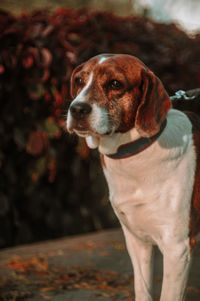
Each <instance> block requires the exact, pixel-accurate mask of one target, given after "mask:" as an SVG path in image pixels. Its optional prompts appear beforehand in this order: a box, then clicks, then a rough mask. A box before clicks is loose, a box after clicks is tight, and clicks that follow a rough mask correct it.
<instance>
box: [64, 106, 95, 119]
mask: <svg viewBox="0 0 200 301" xmlns="http://www.w3.org/2000/svg"><path fill="white" fill-rule="evenodd" d="M69 109H70V113H71V115H72V117H73V118H74V119H75V120H83V119H85V118H86V117H87V116H88V115H89V114H90V112H91V111H92V107H91V106H90V105H89V104H87V103H85V102H76V103H74V104H73V103H72V104H71V106H70V108H69Z"/></svg>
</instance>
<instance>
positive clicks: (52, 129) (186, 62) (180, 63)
mask: <svg viewBox="0 0 200 301" xmlns="http://www.w3.org/2000/svg"><path fill="white" fill-rule="evenodd" d="M103 52H113V53H129V54H133V55H136V56H137V57H139V58H140V59H141V60H142V61H144V62H145V63H146V64H147V65H148V66H149V67H150V68H151V69H152V70H153V71H154V72H155V73H156V74H157V75H158V76H159V77H160V78H161V80H162V81H163V83H164V85H165V87H166V89H167V90H168V92H169V93H170V94H171V93H173V92H174V91H176V90H178V89H186V90H189V89H192V88H196V87H199V86H200V59H199V53H200V35H197V36H196V37H194V38H189V37H188V36H187V35H186V34H185V33H184V32H183V31H181V30H180V29H178V28H177V27H176V26H175V25H174V24H171V25H162V24H157V23H155V22H153V21H150V20H149V19H145V18H139V17H137V18H136V17H126V18H122V17H118V16H115V15H113V14H111V13H103V12H92V13H89V12H88V11H87V10H86V9H84V10H83V9H82V10H79V11H73V10H70V9H66V8H64V9H58V10H56V11H55V12H54V13H49V12H48V10H46V9H43V10H40V11H35V12H32V13H30V14H28V15H26V14H23V15H21V16H18V17H15V16H13V15H12V14H11V13H9V12H5V11H0V141H1V144H0V223H1V229H0V246H8V245H13V244H19V243H24V242H30V241H34V240H40V239H47V238H53V237H58V236H62V235H68V234H74V233H78V232H79V233H80V232H86V231H91V230H95V229H99V228H101V227H108V226H111V225H113V223H114V221H113V216H112V214H111V213H110V212H111V211H110V210H109V209H108V208H110V207H108V206H109V205H108V204H107V203H106V202H104V201H102V202H101V200H104V198H105V196H104V194H105V188H103V187H104V184H105V183H104V181H103V180H102V174H101V172H100V169H99V163H98V159H97V154H96V153H95V152H92V154H91V153H90V152H89V150H88V149H87V147H86V145H85V143H84V142H83V141H79V142H77V139H76V138H74V137H69V136H68V135H67V134H66V133H65V132H64V131H63V128H65V120H64V116H65V114H66V110H67V105H68V103H69V100H70V96H69V80H70V75H71V73H72V70H73V68H74V67H75V66H76V65H77V64H79V63H81V62H83V61H85V60H87V59H88V58H90V57H92V56H94V55H96V54H99V53H103ZM89 153H90V154H89Z"/></svg>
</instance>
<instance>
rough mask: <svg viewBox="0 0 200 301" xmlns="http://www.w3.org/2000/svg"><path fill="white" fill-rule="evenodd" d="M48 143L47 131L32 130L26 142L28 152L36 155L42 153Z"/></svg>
mask: <svg viewBox="0 0 200 301" xmlns="http://www.w3.org/2000/svg"><path fill="white" fill-rule="evenodd" d="M46 145H47V136H46V133H44V132H41V131H35V132H31V133H30V135H29V139H28V142H27V144H26V151H27V153H29V154H31V155H33V156H36V155H39V154H41V153H42V151H43V150H44V148H45V147H46Z"/></svg>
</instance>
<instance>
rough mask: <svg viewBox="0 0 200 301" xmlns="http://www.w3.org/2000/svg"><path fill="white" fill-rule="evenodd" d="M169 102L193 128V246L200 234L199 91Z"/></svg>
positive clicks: (191, 91)
mask: <svg viewBox="0 0 200 301" xmlns="http://www.w3.org/2000/svg"><path fill="white" fill-rule="evenodd" d="M181 94H182V95H181ZM171 100H172V105H173V107H174V108H175V109H177V110H181V111H183V112H184V113H185V114H186V115H187V117H188V118H189V119H190V121H191V123H192V127H193V140H194V145H195V148H196V156H197V166H196V171H195V183H194V189H193V196H192V206H191V219H190V237H191V244H195V239H194V237H195V236H196V235H197V233H199V232H200V89H194V90H189V91H187V92H185V94H184V93H183V92H181V93H177V94H176V95H175V96H172V97H171Z"/></svg>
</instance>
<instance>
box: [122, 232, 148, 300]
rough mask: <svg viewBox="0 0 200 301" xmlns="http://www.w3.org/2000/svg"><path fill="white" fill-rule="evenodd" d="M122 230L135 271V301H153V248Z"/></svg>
mask: <svg viewBox="0 0 200 301" xmlns="http://www.w3.org/2000/svg"><path fill="white" fill-rule="evenodd" d="M122 228H123V231H124V235H125V240H126V245H127V249H128V252H129V255H130V258H131V261H132V264H133V269H134V286H135V301H152V296H151V294H152V280H153V246H152V245H151V244H146V243H144V242H143V241H141V240H140V239H138V238H137V237H135V236H134V235H133V234H132V233H131V232H129V230H128V229H127V228H126V227H125V226H122Z"/></svg>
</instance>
